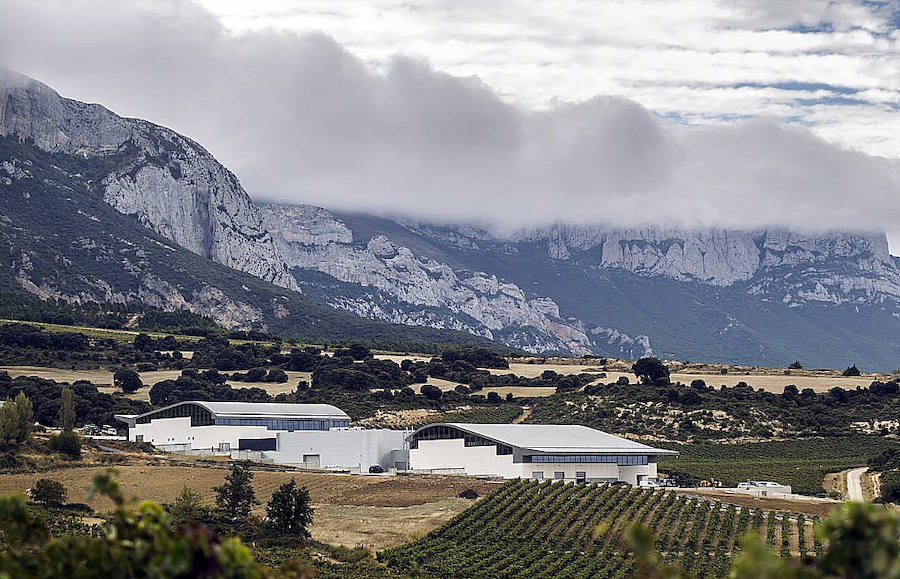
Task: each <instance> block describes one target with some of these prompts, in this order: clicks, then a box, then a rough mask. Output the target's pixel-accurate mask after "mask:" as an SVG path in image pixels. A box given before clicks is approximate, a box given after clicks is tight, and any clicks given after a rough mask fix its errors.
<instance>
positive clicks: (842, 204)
mask: <svg viewBox="0 0 900 579" xmlns="http://www.w3.org/2000/svg"><path fill="white" fill-rule="evenodd" d="M0 15H2V16H3V17H2V18H0V61H3V62H6V64H7V65H8V66H10V67H11V68H13V69H16V70H18V71H20V72H23V73H25V74H28V75H30V76H33V77H35V78H37V79H39V80H42V81H43V82H46V83H47V84H49V85H51V86H53V87H54V88H56V89H57V90H58V91H59V92H60V93H62V94H63V95H64V96H69V97H72V98H77V99H80V100H87V101H94V102H100V103H103V104H104V105H106V106H108V107H109V108H111V109H112V110H114V111H116V112H118V113H120V114H124V115H129V116H137V117H142V118H146V119H149V120H152V121H154V122H158V123H161V124H164V125H167V126H170V127H172V128H173V129H176V130H178V131H179V132H182V133H185V134H187V135H189V136H191V137H193V138H195V139H196V140H198V141H199V142H201V143H202V144H203V145H205V146H206V147H207V148H208V149H210V151H211V152H213V154H215V155H216V156H217V157H218V158H219V159H220V160H221V161H222V162H223V163H225V164H226V165H227V166H228V167H229V168H231V169H232V170H233V171H235V173H236V174H237V175H238V177H239V178H240V179H241V181H242V183H243V184H244V186H245V188H246V189H247V190H248V192H249V193H250V194H251V195H252V196H254V197H256V198H264V199H279V200H285V201H291V202H306V203H315V204H320V205H324V206H326V207H331V208H337V209H358V210H365V211H377V212H381V213H401V214H412V215H414V216H422V217H426V218H430V219H437V220H479V221H490V222H497V223H500V224H501V225H504V226H507V227H517V226H527V225H530V224H533V223H537V222H546V221H554V220H562V221H598V222H605V223H612V224H638V223H644V222H653V223H666V224H670V223H671V224H682V225H720V226H726V227H754V226H758V225H766V224H776V225H789V226H792V227H812V228H835V227H848V228H865V227H875V228H883V229H886V230H888V231H889V232H890V233H891V237H892V239H893V240H894V241H895V242H896V241H897V240H900V170H898V158H900V111H898V103H900V99H898V96H900V30H898V28H900V3H898V2H872V1H866V2H862V1H860V2H850V1H847V2H844V1H820V0H794V1H790V2H787V1H782V0H743V1H736V0H730V1H724V0H723V1H713V0H706V1H696V0H682V1H679V2H671V1H668V0H658V1H655V0H645V1H635V2H621V1H616V2H605V1H601V0H590V1H576V0H558V1H550V2H547V1H544V2H537V1H534V2H525V1H521V0H516V1H514V2H513V1H507V0H493V1H492V2H487V3H485V2H477V3H476V2H467V1H462V0H447V1H443V0H440V1H432V2H408V1H399V0H367V1H355V0H342V1H340V2H335V1H317V0H310V1H303V2H301V1H280V2H277V1H275V0H254V1H253V2H246V1H241V0H203V1H202V2H186V1H182V0H157V1H149V0H147V1H144V0H135V1H124V0H75V1H65V0H47V1H42V2H33V1H32V0H0ZM895 245H896V243H895Z"/></svg>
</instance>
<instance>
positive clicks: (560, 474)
mask: <svg viewBox="0 0 900 579" xmlns="http://www.w3.org/2000/svg"><path fill="white" fill-rule="evenodd" d="M553 478H555V479H556V480H562V479H564V478H566V473H564V472H563V471H561V470H558V471H556V472H554V473H553Z"/></svg>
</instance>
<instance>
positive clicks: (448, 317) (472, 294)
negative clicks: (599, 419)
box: [261, 205, 591, 354]
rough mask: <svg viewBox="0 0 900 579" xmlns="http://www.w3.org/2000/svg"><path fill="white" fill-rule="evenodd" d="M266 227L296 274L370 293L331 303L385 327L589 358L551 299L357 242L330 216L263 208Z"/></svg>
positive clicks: (586, 342)
mask: <svg viewBox="0 0 900 579" xmlns="http://www.w3.org/2000/svg"><path fill="white" fill-rule="evenodd" d="M261 209H262V213H263V223H264V225H265V227H266V228H267V229H268V230H269V231H271V232H272V235H273V237H274V239H275V244H276V248H277V250H278V252H279V254H280V255H281V256H282V257H283V258H284V259H285V260H286V262H287V264H288V265H289V266H290V267H292V268H300V269H306V270H316V271H319V272H322V273H326V274H328V275H329V276H331V277H333V278H335V279H337V280H340V281H342V282H345V283H348V284H355V285H359V286H362V287H363V288H366V292H367V297H364V298H363V297H360V296H351V295H347V293H334V294H332V295H331V296H330V297H329V303H330V304H331V305H334V306H335V307H339V308H342V309H347V310H349V311H352V312H354V313H357V314H359V315H363V316H366V317H374V318H377V319H382V320H386V321H393V322H402V323H416V324H427V325H432V326H436V327H442V328H451V329H461V330H466V331H469V332H471V333H474V334H478V335H482V336H485V337H489V338H496V339H500V338H504V339H505V341H506V342H507V343H509V344H510V345H513V346H516V347H522V348H528V349H530V350H532V351H536V352H548V351H571V352H574V353H578V354H584V353H589V352H590V351H591V350H590V339H589V338H588V336H587V335H586V334H585V332H584V329H583V328H582V327H581V326H580V325H578V324H573V323H571V322H568V321H566V320H563V319H562V318H560V314H559V307H558V306H557V305H556V304H555V303H554V302H553V300H551V299H549V298H547V297H546V296H532V297H529V296H526V294H525V292H524V291H523V290H522V289H521V288H520V287H519V286H517V285H515V284H512V283H507V282H504V281H502V280H500V279H498V278H497V276H496V275H491V274H489V273H485V272H480V271H456V270H454V269H453V268H452V267H450V266H449V265H447V264H445V263H440V262H438V261H435V260H433V259H429V258H426V257H421V256H417V255H415V254H414V253H413V251H412V250H411V249H409V248H408V247H404V246H398V245H396V244H394V243H393V242H392V241H391V240H390V239H388V237H386V236H385V235H376V236H374V237H372V238H371V239H368V240H356V241H357V242H358V243H353V242H354V237H353V234H352V232H351V231H350V229H349V228H348V227H347V226H346V225H345V224H344V223H343V222H341V221H340V220H338V219H336V218H334V217H333V216H331V215H330V214H329V213H328V212H326V211H325V210H323V209H321V208H318V207H310V206H293V207H290V206H282V205H264V206H262V207H261Z"/></svg>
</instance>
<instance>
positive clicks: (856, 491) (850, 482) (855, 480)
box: [847, 466, 869, 501]
mask: <svg viewBox="0 0 900 579" xmlns="http://www.w3.org/2000/svg"><path fill="white" fill-rule="evenodd" d="M867 470H869V469H868V468H867V467H865V466H863V467H860V468H854V469H853V470H851V471H847V498H849V499H850V500H851V501H864V500H866V499H865V497H864V496H863V491H862V484H861V483H860V478H862V475H863V473H864V472H866V471H867Z"/></svg>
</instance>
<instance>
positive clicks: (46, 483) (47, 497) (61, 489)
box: [31, 478, 68, 507]
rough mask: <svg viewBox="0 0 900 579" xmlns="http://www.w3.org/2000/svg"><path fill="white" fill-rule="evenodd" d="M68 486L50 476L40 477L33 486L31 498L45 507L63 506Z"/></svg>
mask: <svg viewBox="0 0 900 579" xmlns="http://www.w3.org/2000/svg"><path fill="white" fill-rule="evenodd" d="M67 494H68V493H67V492H66V487H65V486H63V484H62V483H61V482H59V481H55V480H51V479H49V478H42V479H39V480H38V481H37V482H36V483H34V486H33V487H31V499H32V500H33V501H34V502H36V503H40V504H42V505H44V506H45V507H61V506H62V505H63V504H64V503H65V502H66V495H67Z"/></svg>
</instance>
